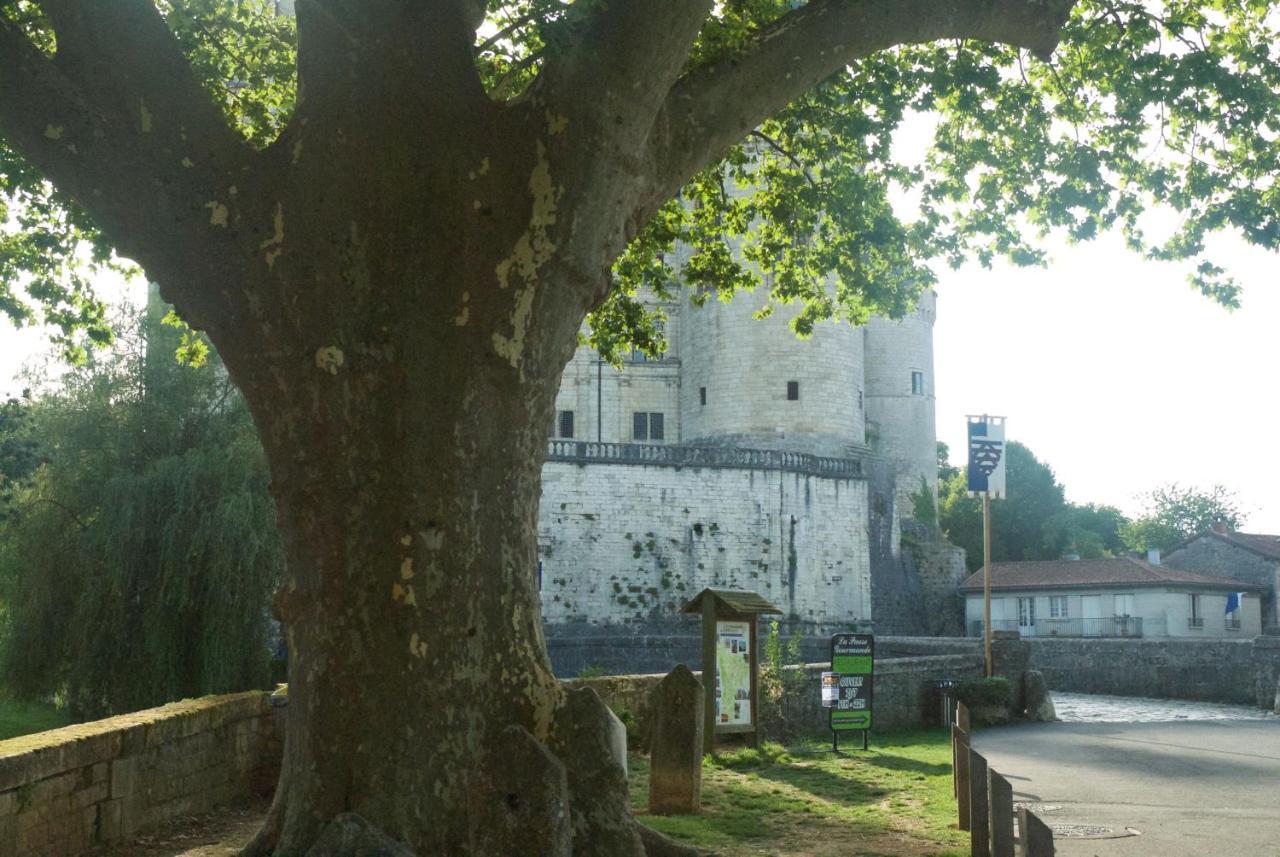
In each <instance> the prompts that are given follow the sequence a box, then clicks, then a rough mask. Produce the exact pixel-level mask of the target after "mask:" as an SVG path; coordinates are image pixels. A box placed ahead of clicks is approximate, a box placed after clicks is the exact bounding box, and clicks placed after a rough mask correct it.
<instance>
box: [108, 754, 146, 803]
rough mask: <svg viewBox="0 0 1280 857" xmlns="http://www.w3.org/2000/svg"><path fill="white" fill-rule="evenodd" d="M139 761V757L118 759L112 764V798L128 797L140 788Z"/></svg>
mask: <svg viewBox="0 0 1280 857" xmlns="http://www.w3.org/2000/svg"><path fill="white" fill-rule="evenodd" d="M138 768H139V760H138V757H137V756H131V757H129V758H127V759H116V760H115V761H114V762H112V763H111V797H113V798H122V797H128V796H129V795H131V794H133V793H134V790H135V789H136V787H137V786H138V784H139V783H138Z"/></svg>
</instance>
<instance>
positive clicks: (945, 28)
mask: <svg viewBox="0 0 1280 857" xmlns="http://www.w3.org/2000/svg"><path fill="white" fill-rule="evenodd" d="M1073 5H1074V0H811V2H810V3H808V4H807V5H805V6H803V7H801V8H799V9H796V10H795V11H793V12H789V13H788V14H786V15H785V16H783V17H782V18H780V19H779V20H778V21H777V22H776V23H775V24H773V25H772V26H770V27H768V28H767V29H765V30H763V31H761V32H760V33H759V35H757V36H756V37H755V39H754V40H753V43H752V44H751V45H749V46H748V47H747V48H746V50H745V51H743V52H742V53H741V54H740V55H739V56H737V57H736V58H734V59H731V60H726V61H724V62H721V63H719V64H718V65H714V66H709V67H706V68H701V69H698V70H695V71H693V72H691V73H689V74H688V75H687V76H686V77H684V78H683V79H682V80H680V81H679V82H678V83H677V84H676V85H675V86H674V87H673V88H672V90H671V92H670V94H669V95H668V96H667V99H666V103H665V105H664V106H663V109H662V113H661V115H660V117H659V126H658V130H659V131H660V132H661V133H655V135H654V138H653V146H652V150H651V154H652V157H653V162H654V163H655V164H656V165H657V169H658V181H657V182H656V184H655V186H654V190H653V201H652V202H650V203H649V204H648V205H647V206H646V207H647V208H651V207H653V206H654V205H656V204H660V202H661V200H665V199H667V198H668V197H670V196H671V194H673V193H675V192H676V191H677V190H678V189H679V187H680V186H681V185H682V184H684V182H685V181H687V180H688V179H689V178H690V177H691V176H692V175H693V174H694V173H696V172H697V171H698V170H699V169H702V168H703V167H705V166H706V165H707V164H709V163H711V162H712V161H713V160H715V158H717V157H718V156H719V155H720V154H721V153H722V152H723V151H724V150H725V149H727V148H728V147H729V146H731V145H733V144H734V143H735V142H737V141H738V140H741V139H742V138H743V137H745V136H747V134H749V133H750V132H751V131H752V129H754V128H755V127H756V126H757V125H759V124H760V122H762V121H763V120H764V119H765V118H767V117H768V116H769V115H771V114H772V113H775V112H776V111H778V110H780V109H781V108H783V107H785V106H786V105H787V104H788V103H790V102H791V101H792V100H794V99H795V98H797V97H799V96H800V95H801V94H802V93H804V92H806V91H808V90H809V89H812V88H813V87H814V86H816V85H817V84H818V83H819V82H821V81H822V80H824V79H825V78H827V77H829V76H831V75H832V74H834V73H836V72H838V71H839V70H840V69H842V68H843V67H844V66H845V65H847V64H848V63H850V62H852V61H853V60H855V59H858V58H860V57H865V56H868V55H869V54H872V53H874V52H875V51H878V50H884V49H886V48H890V47H893V46H895V45H902V44H911V43H922V42H930V41H935V40H937V39H948V38H960V39H977V40H981V41H985V42H1003V43H1006V44H1010V45H1015V46H1018V47H1022V48H1026V49H1028V50H1031V51H1032V52H1034V53H1036V54H1037V55H1040V56H1047V55H1048V54H1049V53H1051V52H1052V51H1053V49H1054V47H1055V46H1056V45H1057V41H1058V33H1059V31H1060V29H1061V27H1062V25H1063V23H1064V22H1065V21H1066V19H1067V16H1068V15H1069V14H1070V12H1071V7H1072V6H1073Z"/></svg>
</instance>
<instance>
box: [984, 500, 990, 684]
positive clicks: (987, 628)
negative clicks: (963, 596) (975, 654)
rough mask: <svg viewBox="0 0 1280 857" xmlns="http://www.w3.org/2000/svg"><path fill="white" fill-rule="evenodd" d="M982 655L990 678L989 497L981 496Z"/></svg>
mask: <svg viewBox="0 0 1280 857" xmlns="http://www.w3.org/2000/svg"><path fill="white" fill-rule="evenodd" d="M982 654H983V662H984V663H985V664H986V673H987V676H988V677H990V676H991V495H990V494H989V493H987V492H985V491H984V492H983V494H982Z"/></svg>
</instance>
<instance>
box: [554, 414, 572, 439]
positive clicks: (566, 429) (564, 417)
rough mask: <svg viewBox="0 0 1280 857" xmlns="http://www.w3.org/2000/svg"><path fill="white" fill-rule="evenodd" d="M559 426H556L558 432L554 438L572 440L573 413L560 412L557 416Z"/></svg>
mask: <svg viewBox="0 0 1280 857" xmlns="http://www.w3.org/2000/svg"><path fill="white" fill-rule="evenodd" d="M558 422H559V425H557V426H556V428H557V429H558V431H557V432H556V433H555V435H556V437H561V438H566V439H568V438H572V437H573V411H561V412H560V416H559V420H558Z"/></svg>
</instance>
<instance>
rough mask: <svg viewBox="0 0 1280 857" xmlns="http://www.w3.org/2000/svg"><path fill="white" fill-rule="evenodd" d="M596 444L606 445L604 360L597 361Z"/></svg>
mask: <svg viewBox="0 0 1280 857" xmlns="http://www.w3.org/2000/svg"><path fill="white" fill-rule="evenodd" d="M596 443H604V359H603V358H600V359H597V360H596Z"/></svg>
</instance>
